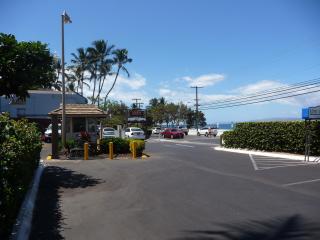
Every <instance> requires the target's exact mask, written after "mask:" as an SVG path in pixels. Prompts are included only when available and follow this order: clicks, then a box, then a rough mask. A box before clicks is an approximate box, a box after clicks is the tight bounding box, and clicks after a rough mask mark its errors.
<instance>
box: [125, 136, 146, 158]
mask: <svg viewBox="0 0 320 240" xmlns="http://www.w3.org/2000/svg"><path fill="white" fill-rule="evenodd" d="M129 141H130V152H131V153H132V152H133V145H132V143H133V142H136V143H137V156H142V152H143V150H144V149H145V142H144V140H134V139H130V140H129Z"/></svg>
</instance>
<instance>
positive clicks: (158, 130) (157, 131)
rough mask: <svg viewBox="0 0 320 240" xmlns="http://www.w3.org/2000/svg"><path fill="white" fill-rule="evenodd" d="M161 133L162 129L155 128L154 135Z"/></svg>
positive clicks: (153, 129)
mask: <svg viewBox="0 0 320 240" xmlns="http://www.w3.org/2000/svg"><path fill="white" fill-rule="evenodd" d="M160 132H161V127H153V128H152V134H159V133H160Z"/></svg>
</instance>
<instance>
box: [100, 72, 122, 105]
mask: <svg viewBox="0 0 320 240" xmlns="http://www.w3.org/2000/svg"><path fill="white" fill-rule="evenodd" d="M119 72H120V66H119V67H118V70H117V74H116V77H115V79H114V81H113V84H112V86H111V88H110V89H109V91H108V93H107V94H106V96H105V97H104V104H106V103H107V97H108V95H109V93H110V92H111V91H112V89H113V87H114V85H115V84H116V81H117V78H118V75H119Z"/></svg>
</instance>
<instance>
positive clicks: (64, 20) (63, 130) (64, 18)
mask: <svg viewBox="0 0 320 240" xmlns="http://www.w3.org/2000/svg"><path fill="white" fill-rule="evenodd" d="M67 23H72V22H71V19H70V17H69V16H68V14H67V13H66V11H64V12H63V13H62V15H61V52H62V54H61V67H62V116H61V118H62V119H61V135H62V136H61V140H62V146H63V147H64V148H65V147H66V93H65V91H66V90H65V80H64V24H67Z"/></svg>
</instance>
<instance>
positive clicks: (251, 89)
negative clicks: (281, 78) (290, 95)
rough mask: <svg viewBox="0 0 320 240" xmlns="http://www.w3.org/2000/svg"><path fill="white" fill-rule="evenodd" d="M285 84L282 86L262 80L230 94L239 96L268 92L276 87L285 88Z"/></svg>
mask: <svg viewBox="0 0 320 240" xmlns="http://www.w3.org/2000/svg"><path fill="white" fill-rule="evenodd" d="M285 86H288V85H287V84H283V83H280V82H277V81H274V80H262V81H260V82H257V83H253V84H249V85H246V86H242V87H239V88H236V89H233V90H231V91H230V93H236V94H239V95H247V94H255V93H257V92H261V91H265V90H270V89H274V88H278V87H285Z"/></svg>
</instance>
